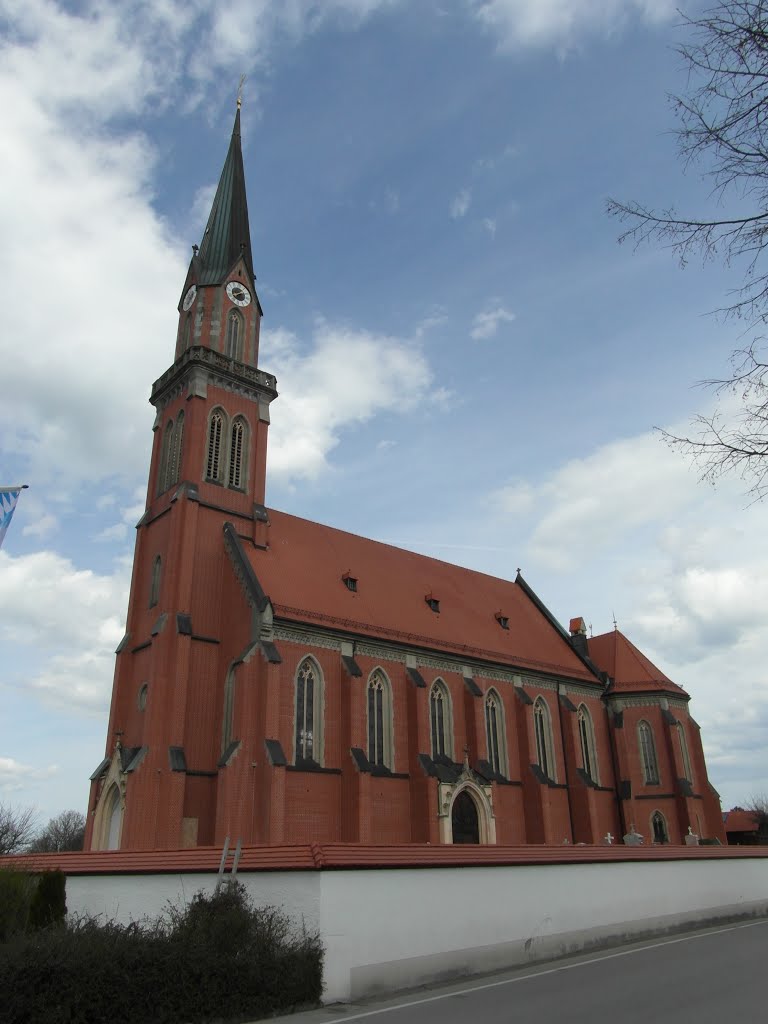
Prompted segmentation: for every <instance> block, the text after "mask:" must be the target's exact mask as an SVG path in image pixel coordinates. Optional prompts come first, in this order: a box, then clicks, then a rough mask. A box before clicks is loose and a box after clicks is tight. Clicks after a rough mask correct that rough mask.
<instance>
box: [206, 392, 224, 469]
mask: <svg viewBox="0 0 768 1024" xmlns="http://www.w3.org/2000/svg"><path fill="white" fill-rule="evenodd" d="M223 433H224V414H223V413H222V412H220V411H219V410H218V409H217V410H215V411H214V412H213V414H212V415H211V420H210V423H209V425H208V453H207V458H206V463H205V478H206V480H221V470H222V465H221V463H222V459H221V456H222V451H221V438H222V434H223Z"/></svg>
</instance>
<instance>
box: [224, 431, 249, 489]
mask: <svg viewBox="0 0 768 1024" xmlns="http://www.w3.org/2000/svg"><path fill="white" fill-rule="evenodd" d="M246 430H247V427H246V425H245V423H244V421H243V420H240V419H237V420H235V422H234V423H233V424H232V436H231V438H230V444H229V473H228V484H229V486H230V487H242V486H243V479H244V461H245V458H246V445H247V434H246Z"/></svg>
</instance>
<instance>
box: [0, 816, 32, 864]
mask: <svg viewBox="0 0 768 1024" xmlns="http://www.w3.org/2000/svg"><path fill="white" fill-rule="evenodd" d="M35 827H36V822H35V811H34V809H33V808H32V807H9V806H6V804H0V856H5V855H6V854H10V853H23V852H24V850H25V849H26V847H27V845H28V844H29V842H30V841H31V840H32V838H33V837H34V834H35Z"/></svg>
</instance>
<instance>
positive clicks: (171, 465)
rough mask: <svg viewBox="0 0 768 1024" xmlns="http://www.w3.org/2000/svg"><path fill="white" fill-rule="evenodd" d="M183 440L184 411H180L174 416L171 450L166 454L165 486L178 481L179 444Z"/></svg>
mask: <svg viewBox="0 0 768 1024" xmlns="http://www.w3.org/2000/svg"><path fill="white" fill-rule="evenodd" d="M183 440H184V413H183V412H180V413H179V415H178V417H177V418H176V425H175V427H174V428H173V436H172V439H171V450H170V453H169V456H168V469H167V473H166V481H165V486H166V487H170V486H171V485H172V484H175V483H178V479H179V473H180V472H181V446H182V443H183Z"/></svg>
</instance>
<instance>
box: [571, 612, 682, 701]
mask: <svg viewBox="0 0 768 1024" xmlns="http://www.w3.org/2000/svg"><path fill="white" fill-rule="evenodd" d="M589 656H590V658H591V659H592V661H594V663H595V664H596V665H597V666H598V667H599V668H601V669H602V670H603V672H607V673H608V675H609V676H610V677H611V679H613V680H614V684H613V688H612V689H613V691H616V690H624V691H627V692H629V693H636V692H641V693H647V692H649V691H652V692H658V691H659V690H662V691H666V692H668V693H670V694H675V695H677V696H682V697H687V696H688V694H687V693H686V692H685V690H684V689H683V688H682V687H681V686H678V685H677V684H676V683H673V682H672V680H671V679H670V678H669V677H668V676H666V675H664V673H663V672H662V671H661V669H660V668H657V667H656V666H655V665H654V664H653V662H652V661H651V660H650V659H649V658H646V656H645V655H644V654H643V653H642V651H639V650H638V649H637V647H635V645H634V644H633V643H632V642H631V641H630V640H628V639H627V638H626V637H625V636H624V634H623V633H621V632H620V631H619V630H618V629H614V630H612V631H611V632H610V633H603V634H602V635H601V636H594V637H590V638H589Z"/></svg>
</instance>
